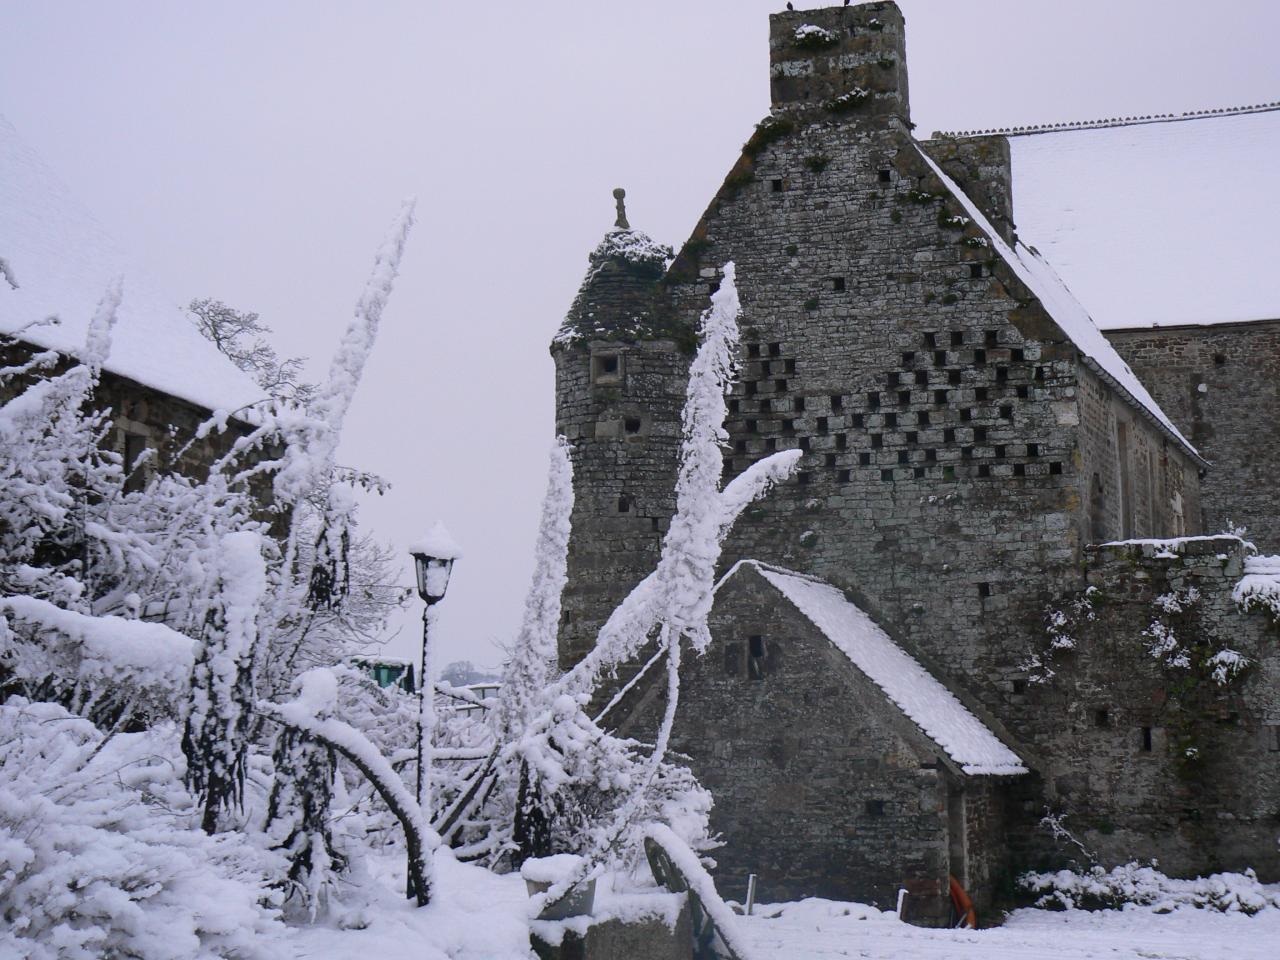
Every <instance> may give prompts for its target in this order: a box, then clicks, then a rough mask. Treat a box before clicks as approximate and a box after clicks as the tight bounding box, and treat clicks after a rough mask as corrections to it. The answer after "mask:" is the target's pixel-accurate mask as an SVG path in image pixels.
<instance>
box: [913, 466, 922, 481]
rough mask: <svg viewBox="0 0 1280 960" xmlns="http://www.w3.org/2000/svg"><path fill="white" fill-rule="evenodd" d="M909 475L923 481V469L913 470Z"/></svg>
mask: <svg viewBox="0 0 1280 960" xmlns="http://www.w3.org/2000/svg"><path fill="white" fill-rule="evenodd" d="M911 475H912V476H913V477H915V478H916V479H917V480H923V479H924V467H916V468H915V469H914V470H912V471H911Z"/></svg>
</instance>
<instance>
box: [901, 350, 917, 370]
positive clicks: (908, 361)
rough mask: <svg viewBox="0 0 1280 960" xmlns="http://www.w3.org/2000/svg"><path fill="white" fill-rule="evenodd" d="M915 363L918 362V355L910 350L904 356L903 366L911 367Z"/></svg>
mask: <svg viewBox="0 0 1280 960" xmlns="http://www.w3.org/2000/svg"><path fill="white" fill-rule="evenodd" d="M915 362H916V355H915V352H914V351H911V350H908V351H907V352H906V353H904V354H903V355H902V365H903V366H904V367H909V366H911V365H912V364H913V363H915Z"/></svg>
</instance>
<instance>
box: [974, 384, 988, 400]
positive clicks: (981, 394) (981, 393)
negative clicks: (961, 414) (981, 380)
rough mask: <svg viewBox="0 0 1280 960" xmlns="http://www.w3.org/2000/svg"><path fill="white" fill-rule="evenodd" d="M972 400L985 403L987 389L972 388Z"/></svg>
mask: <svg viewBox="0 0 1280 960" xmlns="http://www.w3.org/2000/svg"><path fill="white" fill-rule="evenodd" d="M973 399H975V400H983V401H985V400H986V399H987V388H986V387H974V388H973Z"/></svg>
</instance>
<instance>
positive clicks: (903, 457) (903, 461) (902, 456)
mask: <svg viewBox="0 0 1280 960" xmlns="http://www.w3.org/2000/svg"><path fill="white" fill-rule="evenodd" d="M898 463H899V464H900V465H902V466H904V467H905V466H907V465H908V464H910V463H911V453H910V452H909V451H907V450H899V451H898Z"/></svg>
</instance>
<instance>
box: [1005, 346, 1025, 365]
mask: <svg viewBox="0 0 1280 960" xmlns="http://www.w3.org/2000/svg"><path fill="white" fill-rule="evenodd" d="M1026 356H1027V355H1026V354H1025V353H1023V352H1022V348H1021V347H1014V348H1013V349H1012V350H1010V351H1009V359H1010V360H1012V361H1014V362H1015V363H1021V362H1022V361H1023V360H1025V359H1026Z"/></svg>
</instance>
